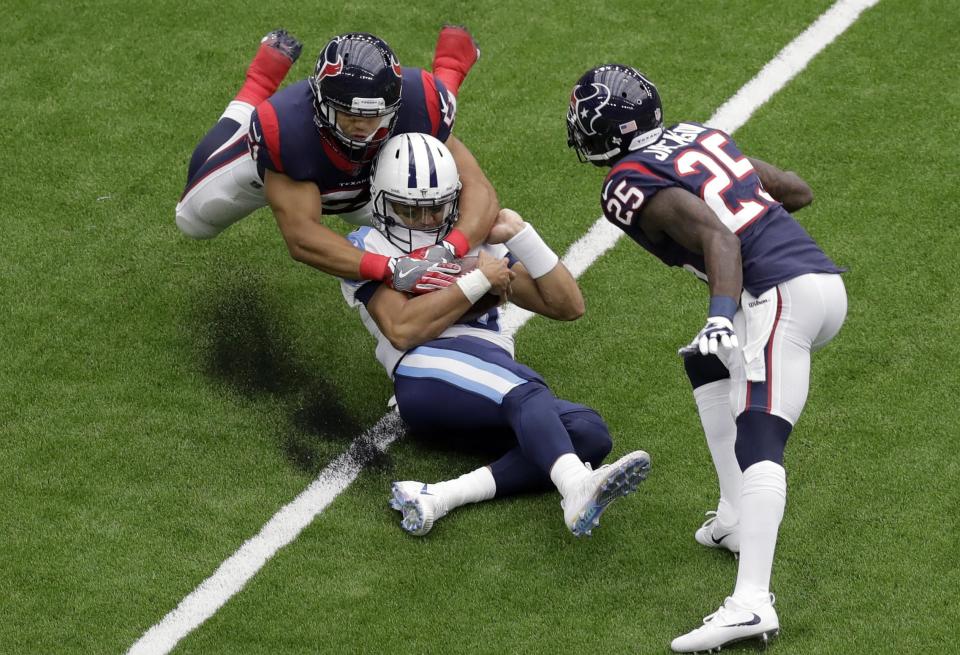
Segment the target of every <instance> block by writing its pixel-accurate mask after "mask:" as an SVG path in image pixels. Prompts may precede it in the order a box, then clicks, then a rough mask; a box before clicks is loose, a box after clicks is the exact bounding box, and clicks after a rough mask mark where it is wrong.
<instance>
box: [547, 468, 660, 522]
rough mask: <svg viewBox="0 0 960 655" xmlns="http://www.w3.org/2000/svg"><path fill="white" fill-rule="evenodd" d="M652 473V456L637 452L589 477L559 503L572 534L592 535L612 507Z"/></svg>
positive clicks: (598, 470)
mask: <svg viewBox="0 0 960 655" xmlns="http://www.w3.org/2000/svg"><path fill="white" fill-rule="evenodd" d="M649 472H650V455H648V454H647V453H645V452H643V451H642V450H635V451H634V452H632V453H629V454H628V455H624V456H623V457H621V458H620V459H618V460H617V461H615V462H614V463H612V464H605V465H604V466H601V467H600V468H598V469H597V470H596V471H593V472H592V473H590V475H589V476H588V477H587V479H586V480H584V481H583V482H582V483H581V486H580V488H579V489H577V490H576V491H574V492H572V493H570V495H569V496H567V497H565V498H564V499H563V500H561V501H560V507H562V508H563V520H564V521H565V522H566V524H567V527H568V528H570V532H572V533H573V534H574V535H576V536H578V537H580V536H582V535H590V534H592V533H593V529H594V528H595V527H596V526H598V525H600V515H601V514H603V513H604V511H606V509H607V507H608V506H609V505H610V503H612V502H613V501H615V500H616V499H617V498H621V497H622V496H626V495H627V494H630V493H633V492H634V491H636V490H637V486H638V485H639V484H640V483H641V482H643V481H644V480H645V479H646V477H647V473H649Z"/></svg>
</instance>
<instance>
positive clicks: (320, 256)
mask: <svg viewBox="0 0 960 655" xmlns="http://www.w3.org/2000/svg"><path fill="white" fill-rule="evenodd" d="M264 191H265V193H266V197H267V202H269V203H270V208H271V209H272V210H273V215H274V217H275V218H276V220H277V227H279V228H280V232H281V234H283V239H284V241H285V242H286V244H287V250H289V251H290V256H291V257H293V258H294V259H295V260H297V261H298V262H302V263H304V264H308V265H309V266H313V267H314V268H316V269H319V270H321V271H323V272H324V273H330V274H331V275H336V276H338V277H344V278H349V279H354V280H356V279H360V260H361V258H362V257H363V251H361V250H357V249H356V248H354V247H353V246H352V245H351V244H350V242H349V241H347V240H346V239H345V238H343V237H342V236H340V235H339V234H337V233H336V232H334V231H333V230H331V229H330V228H328V227H326V226H325V225H323V224H321V223H320V217H321V216H322V215H323V204H322V200H321V198H320V190H319V189H317V186H316V185H315V184H313V183H312V182H298V181H296V180H293V179H291V178H289V177H287V176H286V175H284V174H282V173H277V172H275V171H271V170H267V171H266V176H265V179H264Z"/></svg>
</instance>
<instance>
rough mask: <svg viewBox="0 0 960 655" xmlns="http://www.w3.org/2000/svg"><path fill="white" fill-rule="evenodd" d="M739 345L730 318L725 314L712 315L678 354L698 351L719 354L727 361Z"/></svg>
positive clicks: (704, 353) (689, 353) (702, 353)
mask: <svg viewBox="0 0 960 655" xmlns="http://www.w3.org/2000/svg"><path fill="white" fill-rule="evenodd" d="M738 345H739V344H738V342H737V334H736V332H734V331H733V323H732V322H731V321H730V319H729V318H727V317H725V316H711V317H710V318H708V319H707V324H706V325H704V326H703V329H702V330H700V333H699V334H697V336H695V337H694V338H693V341H691V342H690V343H688V344H687V345H686V346H684V347H683V348H681V349H680V350H678V351H677V354H678V355H680V356H682V357H686V356H687V355H695V354H697V353H700V354H701V355H719V356H720V360H721V361H726V356H727V355H729V354H730V352H732V351H734V350H736V349H737V346H738Z"/></svg>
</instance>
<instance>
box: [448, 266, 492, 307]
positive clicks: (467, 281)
mask: <svg viewBox="0 0 960 655" xmlns="http://www.w3.org/2000/svg"><path fill="white" fill-rule="evenodd" d="M457 286H458V287H460V290H461V291H463V295H465V296H466V297H467V300H469V301H470V304H471V305H472V304H474V303H475V302H477V301H478V300H480V299H481V298H483V296H484V295H485V294H486V293H487V291H489V290H490V287H492V286H493V285H492V284H490V280H488V279H487V276H486V275H484V274H483V271H481V270H480V269H475V270H472V271H470V272H469V273H467V274H466V275H464V276H463V277H461V278H458V279H457Z"/></svg>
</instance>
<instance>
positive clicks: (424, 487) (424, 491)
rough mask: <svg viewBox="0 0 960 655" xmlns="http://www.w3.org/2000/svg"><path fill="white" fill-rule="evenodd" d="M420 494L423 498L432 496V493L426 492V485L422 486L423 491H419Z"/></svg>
mask: <svg viewBox="0 0 960 655" xmlns="http://www.w3.org/2000/svg"><path fill="white" fill-rule="evenodd" d="M420 493H422V494H423V495H424V496H432V495H433V494H432V493H430V492H429V491H427V485H426V484H425V485H423V489H421V490H420Z"/></svg>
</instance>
